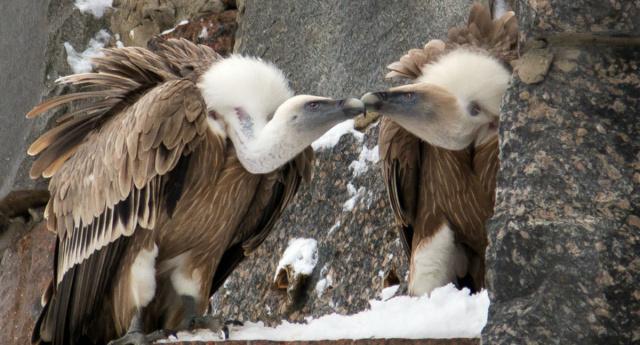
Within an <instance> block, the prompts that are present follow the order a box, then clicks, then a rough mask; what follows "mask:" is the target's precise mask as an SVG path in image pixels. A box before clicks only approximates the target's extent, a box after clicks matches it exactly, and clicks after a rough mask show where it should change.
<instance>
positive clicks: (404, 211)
mask: <svg viewBox="0 0 640 345" xmlns="http://www.w3.org/2000/svg"><path fill="white" fill-rule="evenodd" d="M420 145H421V140H420V139H419V138H418V137H416V136H414V135H413V134H411V133H409V132H407V131H406V130H405V129H403V128H402V127H400V126H399V125H398V124H396V123H395V122H393V121H391V120H389V119H388V118H386V117H385V118H383V119H382V124H381V126H380V134H379V136H378V147H379V150H380V157H381V159H382V162H383V169H382V172H383V175H384V181H385V184H386V187H387V193H388V195H389V201H390V202H391V209H393V213H394V215H395V218H396V221H397V222H398V223H400V225H401V226H402V232H401V236H402V238H403V244H404V247H405V250H406V252H407V254H408V255H410V254H411V241H412V238H413V224H414V219H415V215H416V208H417V206H418V195H417V193H418V191H419V180H420V179H419V174H420V164H421V162H420Z"/></svg>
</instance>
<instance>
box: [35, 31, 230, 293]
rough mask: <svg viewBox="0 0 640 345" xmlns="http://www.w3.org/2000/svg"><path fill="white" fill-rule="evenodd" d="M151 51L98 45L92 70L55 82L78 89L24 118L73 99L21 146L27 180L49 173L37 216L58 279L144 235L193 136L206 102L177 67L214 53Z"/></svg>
mask: <svg viewBox="0 0 640 345" xmlns="http://www.w3.org/2000/svg"><path fill="white" fill-rule="evenodd" d="M167 47H171V49H170V50H168V51H163V50H162V49H163V48H164V49H166V48H167ZM159 51H160V52H163V53H162V54H156V53H153V52H150V51H148V50H146V49H141V48H135V47H130V48H118V49H108V50H106V51H105V52H104V56H103V57H99V58H96V59H95V60H94V66H95V72H94V73H83V74H77V75H71V76H68V77H64V78H62V79H61V82H63V83H70V84H73V85H76V86H79V87H81V88H82V89H83V91H80V92H76V93H72V94H69V95H64V96H60V97H57V98H53V99H51V100H48V101H45V102H43V103H42V104H40V105H38V106H36V107H35V108H34V109H33V110H32V111H31V112H29V114H28V115H27V116H29V117H32V116H35V115H38V114H40V113H43V112H45V111H47V110H49V109H52V108H55V107H58V106H61V105H67V104H69V103H79V104H78V105H76V108H75V110H73V111H72V112H70V113H68V114H66V115H65V116H63V118H62V119H61V120H60V121H59V124H58V126H57V127H55V128H53V129H51V130H50V131H49V132H47V133H45V134H44V135H42V136H41V137H40V138H38V139H37V140H36V141H35V142H34V143H33V144H32V145H31V147H30V148H29V154H32V155H39V157H38V159H37V160H36V161H35V162H34V164H33V166H32V169H31V175H32V177H37V176H44V177H52V178H51V181H50V184H49V189H50V191H51V200H50V202H49V204H48V205H47V209H46V211H45V215H46V218H47V224H48V227H49V228H50V229H52V230H55V231H56V232H57V233H58V236H59V240H60V253H59V255H58V260H57V265H58V267H57V281H58V282H60V281H61V279H62V277H63V275H64V273H65V272H66V271H68V270H69V269H70V268H71V267H73V265H75V264H78V263H80V262H82V261H83V260H85V259H86V258H87V257H88V256H89V255H91V253H93V252H95V251H96V250H98V249H100V248H102V247H103V246H105V245H107V244H109V243H111V242H113V241H115V240H116V239H117V238H119V237H121V236H129V235H131V234H132V233H133V231H135V229H136V228H138V227H141V228H145V229H152V228H153V227H154V224H155V219H156V215H157V212H158V207H157V204H158V203H159V201H160V198H161V189H162V184H163V180H162V178H160V177H162V176H164V175H166V174H167V173H168V172H169V171H171V170H172V169H173V168H174V167H175V166H176V164H177V162H178V161H179V159H180V158H181V157H182V156H183V155H186V154H188V153H189V152H191V151H192V150H193V149H194V148H195V146H196V145H198V144H199V142H200V141H201V140H202V138H203V134H204V133H205V131H206V128H207V125H206V116H207V112H206V106H205V104H204V101H203V100H202V98H201V96H200V92H199V90H198V89H197V87H196V86H195V84H194V82H193V81H192V79H191V78H189V79H185V78H183V76H182V75H181V74H180V73H179V71H180V70H181V69H184V68H185V67H184V66H185V65H187V64H188V63H190V64H191V65H192V66H196V67H194V68H191V69H190V70H195V69H197V68H202V67H200V64H203V63H204V64H210V63H211V62H212V61H214V60H215V59H217V58H218V55H217V54H216V53H215V52H213V50H211V49H210V48H207V47H204V48H203V47H201V46H196V45H195V44H193V43H190V42H188V41H184V40H181V41H169V42H166V43H164V44H163V45H161V46H160V47H159ZM189 51H192V53H189ZM163 54H164V55H163ZM176 57H198V58H201V60H197V61H194V60H187V59H185V60H181V61H177V60H172V59H173V58H176Z"/></svg>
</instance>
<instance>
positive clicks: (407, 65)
mask: <svg viewBox="0 0 640 345" xmlns="http://www.w3.org/2000/svg"><path fill="white" fill-rule="evenodd" d="M517 43H518V22H517V20H516V17H515V14H514V13H513V12H511V11H509V12H507V13H505V14H504V15H502V16H501V17H500V18H498V19H496V20H493V19H492V18H491V12H490V11H489V9H488V8H487V7H484V6H483V5H481V4H479V3H475V4H473V6H472V7H471V11H470V13H469V19H468V21H467V25H466V26H461V27H454V28H451V29H449V33H448V40H447V42H446V43H445V42H443V41H441V40H438V39H434V40H431V41H429V42H428V43H427V44H425V46H424V47H423V48H422V49H411V50H409V52H408V53H407V54H405V55H403V56H402V57H401V58H400V60H399V61H396V62H393V63H391V64H390V65H389V66H387V68H388V69H389V70H390V72H389V73H387V75H386V78H406V79H417V78H418V77H420V76H421V75H422V71H421V69H422V67H423V66H424V65H427V64H429V63H433V62H435V61H437V60H438V59H439V58H440V57H441V56H442V55H444V54H445V53H447V52H448V51H450V50H452V49H455V48H458V47H461V46H463V47H467V48H469V49H482V50H486V51H488V52H489V53H490V54H492V55H493V56H495V57H497V58H498V59H501V60H503V61H504V62H509V61H511V60H513V59H516V58H517V50H516V46H517Z"/></svg>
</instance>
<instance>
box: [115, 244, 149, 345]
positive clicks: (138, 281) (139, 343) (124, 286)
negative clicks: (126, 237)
mask: <svg viewBox="0 0 640 345" xmlns="http://www.w3.org/2000/svg"><path fill="white" fill-rule="evenodd" d="M149 234H150V232H137V233H135V234H134V236H138V237H137V238H136V239H139V241H140V242H141V243H144V241H145V239H143V238H141V236H149ZM146 240H147V241H149V242H147V243H146V244H145V245H143V246H142V248H139V249H137V250H136V249H131V255H132V256H133V258H134V260H133V263H132V264H131V265H130V267H128V268H127V269H125V270H124V271H123V272H124V273H123V275H124V278H123V279H121V280H120V281H119V284H118V286H117V287H116V289H120V291H117V292H116V293H115V295H116V296H117V297H116V305H117V306H120V307H121V308H124V309H125V310H131V309H133V310H135V312H134V313H133V315H132V317H131V320H130V321H129V326H128V328H127V333H126V334H125V335H124V336H122V337H121V338H119V339H115V340H112V341H111V342H109V345H148V344H151V342H153V341H155V340H158V338H156V336H155V334H154V336H152V337H149V336H147V335H146V334H145V333H144V322H143V317H142V316H143V310H144V308H145V307H146V306H147V305H148V304H149V302H151V300H152V299H153V297H154V296H155V293H156V281H155V279H156V278H155V273H156V271H155V261H156V257H157V255H158V246H157V245H155V243H153V242H152V241H150V237H148V238H147V239H146ZM131 248H133V247H131ZM123 306H124V307H123Z"/></svg>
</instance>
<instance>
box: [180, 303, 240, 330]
mask: <svg viewBox="0 0 640 345" xmlns="http://www.w3.org/2000/svg"><path fill="white" fill-rule="evenodd" d="M181 298H182V303H183V307H184V319H182V322H180V325H179V326H178V330H179V331H190V332H193V331H195V330H197V329H208V330H210V331H212V332H214V333H220V332H222V333H223V334H224V339H228V338H229V326H242V322H240V321H238V320H224V319H223V318H222V317H220V316H215V315H204V316H199V315H197V312H196V303H195V299H194V298H193V297H191V296H187V295H182V296H181Z"/></svg>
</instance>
